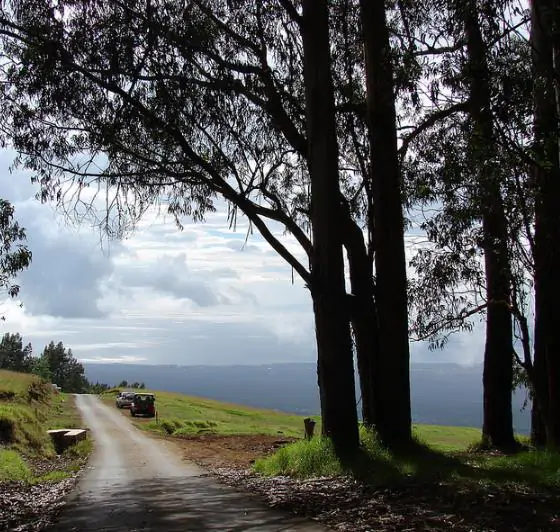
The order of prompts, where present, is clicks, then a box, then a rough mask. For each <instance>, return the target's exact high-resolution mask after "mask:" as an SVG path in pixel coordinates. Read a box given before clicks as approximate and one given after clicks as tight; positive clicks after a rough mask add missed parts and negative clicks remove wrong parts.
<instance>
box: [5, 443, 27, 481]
mask: <svg viewBox="0 0 560 532" xmlns="http://www.w3.org/2000/svg"><path fill="white" fill-rule="evenodd" d="M31 479H32V474H31V470H30V469H29V467H28V465H27V464H26V463H25V461H24V459H23V458H22V457H21V456H20V454H19V453H18V452H17V451H14V450H11V449H0V482H3V481H9V480H23V481H27V482H28V481H30V480H31Z"/></svg>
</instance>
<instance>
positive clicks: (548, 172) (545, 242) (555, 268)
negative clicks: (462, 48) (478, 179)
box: [531, 0, 560, 448]
mask: <svg viewBox="0 0 560 532" xmlns="http://www.w3.org/2000/svg"><path fill="white" fill-rule="evenodd" d="M559 11H560V2H558V0H534V1H533V3H532V20H531V42H532V50H533V68H534V79H535V91H534V99H535V101H534V106H535V111H534V137H535V149H536V160H537V163H536V165H535V168H534V176H533V177H534V186H535V237H534V240H535V253H534V264H535V366H536V365H537V363H540V364H541V366H540V370H538V371H537V368H536V367H535V372H536V378H535V394H536V396H537V401H540V406H541V407H542V405H544V409H543V410H541V412H542V413H543V417H544V424H545V426H546V439H547V446H548V447H551V448H559V447H560V387H559V381H560V335H558V331H557V328H558V319H557V312H558V309H557V306H558V301H559V300H560V275H559V273H558V272H560V245H559V242H560V158H559V157H560V156H559V152H558V141H559V138H558V137H559V135H558V119H559V113H558V105H559V103H560V102H559V101H558V90H559V81H558V73H559V72H558V71H559V70H560V65H559V63H560V44H559V34H558V32H559V26H558V24H559V23H560V14H559Z"/></svg>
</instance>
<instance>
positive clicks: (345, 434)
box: [302, 0, 359, 454]
mask: <svg viewBox="0 0 560 532" xmlns="http://www.w3.org/2000/svg"><path fill="white" fill-rule="evenodd" d="M302 7H303V50H304V82H305V96H306V108H307V129H308V139H309V156H308V165H309V174H310V177H311V198H312V199H311V223H312V232H313V249H312V253H311V286H310V288H311V297H312V299H313V309H314V312H315V329H316V337H317V350H318V364H317V370H318V378H319V389H320V396H321V414H322V427H323V434H324V435H325V436H327V437H329V438H331V439H332V441H333V443H334V445H335V448H336V450H337V452H338V453H339V454H344V453H348V452H352V451H356V450H357V449H358V446H359V435H358V416H357V409H356V396H355V383H354V363H353V353H352V342H351V336H350V323H349V320H350V316H349V309H348V302H347V298H346V288H345V281H344V262H343V255H342V246H343V232H342V228H341V224H340V218H341V214H342V212H341V201H340V194H341V193H340V186H339V173H338V144H337V138H336V124H335V111H334V96H333V86H332V79H331V70H330V47H329V24H328V5H327V1H326V0H304V1H303V3H302Z"/></svg>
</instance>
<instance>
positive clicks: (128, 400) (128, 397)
mask: <svg viewBox="0 0 560 532" xmlns="http://www.w3.org/2000/svg"><path fill="white" fill-rule="evenodd" d="M134 395H135V394H134V392H120V393H119V395H117V400H116V405H117V408H130V405H131V404H132V401H133V400H134Z"/></svg>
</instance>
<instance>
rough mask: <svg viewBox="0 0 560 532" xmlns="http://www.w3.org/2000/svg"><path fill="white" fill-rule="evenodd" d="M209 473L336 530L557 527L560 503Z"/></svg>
mask: <svg viewBox="0 0 560 532" xmlns="http://www.w3.org/2000/svg"><path fill="white" fill-rule="evenodd" d="M212 473H213V474H214V475H216V476H217V477H218V478H219V479H220V480H221V481H222V482H224V483H225V484H228V485H231V486H235V487H236V488H237V489H239V488H242V489H245V490H248V491H251V492H253V493H257V494H259V495H260V496H262V497H263V498H264V500H265V502H266V503H267V504H268V505H269V506H271V507H275V508H281V509H284V510H289V511H291V512H293V513H296V514H300V515H306V516H308V517H311V518H313V519H316V520H318V521H320V522H322V523H324V524H325V525H327V526H328V527H329V528H331V529H333V530H338V531H354V532H366V531H371V530H375V531H378V532H396V531H401V532H402V531H407V530H411V531H412V530H414V531H416V530H430V531H443V530H446V531H447V530H454V531H458V532H473V531H488V532H494V531H496V532H502V531H503V532H506V531H507V532H521V531H527V532H528V531H531V532H538V531H543V532H544V531H554V530H560V519H559V517H560V503H559V501H558V496H557V495H555V494H552V493H546V494H543V493H536V492H529V491H526V490H522V489H518V490H515V489H513V488H512V487H508V488H500V487H497V486H492V487H483V486H480V485H468V486H467V485H465V484H458V483H452V482H440V483H437V484H418V485H403V486H399V487H398V488H383V489H375V488H372V487H369V486H366V485H364V484H362V483H360V482H359V481H356V480H354V479H351V478H347V477H339V478H317V479H311V480H296V479H293V478H289V477H273V478H265V477H260V476H257V475H255V474H253V473H251V472H250V471H248V470H240V469H232V468H215V469H213V470H212Z"/></svg>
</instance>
